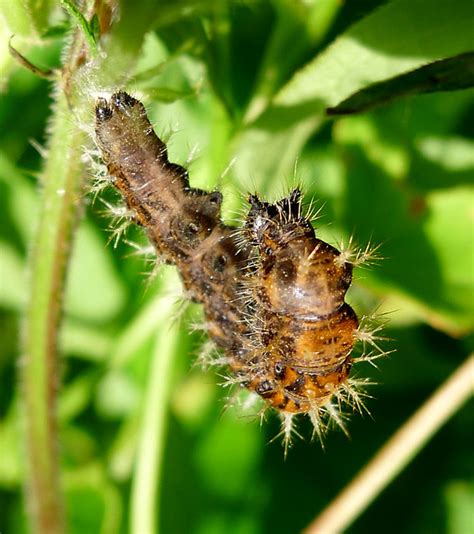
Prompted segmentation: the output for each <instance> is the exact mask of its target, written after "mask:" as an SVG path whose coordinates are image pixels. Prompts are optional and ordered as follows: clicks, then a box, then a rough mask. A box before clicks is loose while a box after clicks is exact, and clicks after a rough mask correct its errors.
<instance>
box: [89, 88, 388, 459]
mask: <svg viewBox="0 0 474 534" xmlns="http://www.w3.org/2000/svg"><path fill="white" fill-rule="evenodd" d="M95 115H96V125H95V133H96V142H97V145H98V147H99V150H100V154H101V157H102V160H103V162H104V163H105V165H106V166H107V169H108V173H109V175H110V176H111V178H112V184H113V186H114V187H115V188H116V189H117V190H118V191H119V192H120V193H121V195H122V196H123V198H124V200H125V203H126V205H127V208H128V210H129V211H130V212H131V213H132V218H133V221H134V222H135V223H136V224H138V225H139V226H141V227H143V229H144V230H145V232H146V234H147V236H148V238H149V240H150V242H151V243H152V245H153V247H154V249H155V250H156V253H157V255H159V256H160V257H162V258H163V259H164V261H165V262H167V263H171V264H174V265H175V266H176V267H177V268H178V270H179V272H180V276H181V279H182V282H183V285H184V287H185V289H186V290H187V292H188V293H189V294H190V295H191V298H192V299H193V300H194V301H196V302H199V303H201V304H202V305H203V308H204V315H205V318H206V323H205V324H206V328H207V332H208V334H209V336H210V338H211V340H212V341H213V342H214V343H215V345H216V346H217V348H218V349H219V350H220V352H221V353H222V354H223V357H221V358H218V359H217V360H216V361H217V363H218V364H225V366H226V367H227V368H228V369H229V372H230V377H229V379H228V382H229V383H232V384H239V385H240V386H241V387H242V388H246V389H248V390H250V391H251V392H254V393H256V394H257V395H258V396H260V397H261V398H262V399H263V401H264V406H265V407H271V408H274V409H275V410H276V411H277V412H278V413H279V414H280V416H281V418H282V431H281V433H282V434H283V438H284V443H285V450H286V449H287V447H288V445H289V444H290V442H291V436H292V433H293V431H294V425H293V418H294V416H295V415H297V414H307V415H309V417H310V419H311V421H312V423H313V426H314V429H315V432H316V433H317V434H318V435H319V437H320V438H321V436H322V435H323V433H324V431H325V430H326V429H327V426H328V421H330V420H332V421H334V422H335V423H336V424H337V425H339V426H340V427H342V429H343V430H344V431H345V425H344V421H343V415H342V412H341V405H342V404H343V403H344V402H346V403H348V404H349V405H350V406H352V407H353V408H354V407H355V408H357V409H359V410H360V411H362V408H364V404H363V396H364V392H363V391H361V390H360V387H359V386H360V385H361V384H360V381H358V380H356V379H353V378H351V377H350V371H351V367H352V366H353V364H354V363H357V361H360V360H369V361H370V360H372V359H374V358H375V357H376V356H377V355H375V356H374V355H373V354H372V353H369V354H366V355H365V356H361V357H359V358H354V357H353V355H352V351H353V347H354V345H355V343H356V342H357V341H360V340H361V341H363V342H368V343H369V344H371V345H373V346H375V347H377V348H378V344H377V340H378V339H380V337H379V336H377V335H376V333H377V331H378V327H376V328H372V329H363V328H361V326H360V325H359V321H358V318H357V315H356V313H355V312H354V310H353V309H352V307H351V306H350V305H349V304H347V303H346V302H345V295H346V292H347V290H348V288H349V286H350V285H351V281H352V270H353V266H354V265H355V264H358V263H361V262H362V261H365V260H367V259H368V258H369V257H370V256H371V254H372V251H369V249H366V250H365V251H364V252H363V253H360V254H356V255H355V256H354V255H353V254H352V253H351V251H350V250H349V249H348V250H342V251H339V250H337V249H336V248H334V247H333V246H331V245H330V244H328V243H326V242H324V241H322V240H320V239H318V238H317V237H316V234H315V230H314V228H313V226H312V224H311V222H310V220H309V218H308V217H307V216H306V215H305V214H304V212H303V208H302V193H301V191H300V190H299V189H294V190H293V191H292V192H291V193H290V194H289V195H288V196H287V197H285V198H283V199H281V200H279V201H277V202H275V203H269V202H266V201H263V200H261V199H260V198H259V197H258V196H257V195H255V194H253V195H250V196H249V198H248V202H249V205H250V207H249V209H248V213H247V216H246V220H245V222H244V224H243V226H242V227H240V228H236V227H234V226H230V225H227V224H225V223H224V222H223V221H222V219H221V204H222V195H221V193H220V192H218V191H213V192H207V191H203V190H201V189H196V188H193V187H191V186H190V184H189V177H188V173H187V171H186V170H185V169H184V168H183V167H181V166H180V165H178V164H176V163H171V162H170V161H169V160H168V154H167V148H166V145H165V144H164V143H163V141H161V140H160V139H159V138H158V136H157V135H156V133H155V132H154V130H153V128H152V126H151V124H150V122H149V120H148V117H147V114H146V110H145V108H144V106H143V104H142V103H141V102H139V101H138V100H137V99H135V98H133V97H131V96H130V95H129V94H127V93H125V92H123V91H120V92H117V93H115V94H113V95H112V96H111V97H110V98H108V99H107V98H103V97H101V98H99V99H98V100H97V103H96V108H95Z"/></svg>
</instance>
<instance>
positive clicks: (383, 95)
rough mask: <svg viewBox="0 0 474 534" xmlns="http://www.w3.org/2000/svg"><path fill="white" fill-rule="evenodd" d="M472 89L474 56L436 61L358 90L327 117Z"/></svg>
mask: <svg viewBox="0 0 474 534" xmlns="http://www.w3.org/2000/svg"><path fill="white" fill-rule="evenodd" d="M472 86H474V53H467V54H461V55H459V56H455V57H451V58H448V59H442V60H440V61H435V62H434V63H430V64H429V65H426V66H424V67H420V68H419V69H416V70H414V71H411V72H408V73H406V74H400V75H399V76H395V77H394V78H390V79H389V80H387V81H383V82H379V83H375V84H372V85H369V86H368V87H366V88H364V89H362V90H361V91H357V93H355V94H353V95H351V96H350V97H349V98H346V99H345V100H343V101H342V102H341V103H340V104H338V105H337V106H335V107H333V108H328V109H327V113H328V114H329V115H348V114H351V113H359V112H361V111H365V110H367V109H370V108H373V107H375V106H380V105H382V104H385V103H387V102H390V101H392V100H395V99H397V98H401V97H403V96H408V95H415V94H418V93H433V92H435V91H458V90H460V89H466V88H468V87H472Z"/></svg>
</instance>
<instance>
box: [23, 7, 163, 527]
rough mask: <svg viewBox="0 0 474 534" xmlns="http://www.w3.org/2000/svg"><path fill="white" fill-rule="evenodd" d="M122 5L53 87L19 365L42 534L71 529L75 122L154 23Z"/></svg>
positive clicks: (31, 506) (78, 150) (130, 60)
mask: <svg viewBox="0 0 474 534" xmlns="http://www.w3.org/2000/svg"><path fill="white" fill-rule="evenodd" d="M85 4H86V5H85V6H84V8H83V13H84V15H85V16H86V18H87V19H88V20H90V17H91V16H92V13H93V9H94V8H95V7H96V5H97V2H94V1H93V0H88V1H87V2H86V3H85ZM121 7H122V19H121V22H120V23H118V24H117V25H116V26H115V27H113V28H112V30H111V32H110V34H109V35H108V36H107V37H108V40H107V42H106V45H105V46H106V48H105V50H104V53H103V54H102V55H101V57H100V58H96V60H95V61H94V62H91V63H89V64H87V63H86V60H87V55H88V54H87V48H86V47H85V46H84V35H83V33H81V31H80V30H76V31H75V32H74V33H73V35H72V38H71V40H70V43H69V46H68V49H67V52H66V54H65V59H64V62H63V69H62V76H61V77H60V78H58V81H57V84H56V87H55V95H56V98H55V102H54V106H53V111H52V117H51V121H50V127H49V141H48V155H47V158H46V160H45V164H44V168H43V171H42V174H41V185H42V192H41V202H40V204H41V207H40V215H39V221H38V225H37V229H36V236H35V239H34V243H33V246H32V250H31V254H30V260H29V271H30V288H29V298H28V304H27V310H26V315H25V322H24V326H23V347H22V351H23V361H22V366H21V379H22V386H23V392H24V423H25V453H26V466H27V477H26V500H27V506H28V511H29V519H30V523H31V530H32V531H33V532H37V533H40V534H43V533H44V534H46V533H47V534H57V533H62V532H65V531H66V526H65V520H64V511H63V498H62V493H61V490H60V482H59V462H58V437H57V421H56V413H55V412H56V393H57V390H58V387H59V373H58V351H57V336H58V325H59V322H60V318H61V308H62V295H63V289H64V280H65V273H66V269H67V262H68V258H69V252H70V248H71V241H72V236H73V231H74V226H75V224H76V222H77V219H78V213H79V207H80V204H81V202H80V198H81V195H82V191H81V189H82V187H81V185H82V181H83V180H82V178H83V176H84V175H85V173H84V168H83V165H82V163H81V156H82V147H83V145H84V144H85V142H86V136H85V134H84V132H82V131H81V130H80V129H79V127H78V125H77V124H75V122H76V123H77V122H80V121H82V120H86V117H89V118H90V115H89V113H90V110H91V104H92V101H91V98H90V96H89V95H87V94H84V93H85V91H87V90H88V89H89V88H90V86H92V87H94V86H103V85H111V84H118V83H124V81H125V80H126V79H127V76H128V75H129V73H130V69H131V68H132V67H133V65H134V62H135V60H136V56H137V54H138V52H139V50H140V47H141V44H142V41H143V37H144V35H145V33H146V31H147V30H148V27H149V24H150V21H151V20H152V17H151V14H152V8H153V5H152V2H151V0H150V1H145V2H142V3H141V4H140V7H139V8H137V7H136V6H135V7H134V6H133V5H132V2H128V1H125V2H123V5H122V6H121ZM123 21H125V22H123ZM129 24H132V26H129ZM88 96H89V97H88ZM84 97H85V98H84Z"/></svg>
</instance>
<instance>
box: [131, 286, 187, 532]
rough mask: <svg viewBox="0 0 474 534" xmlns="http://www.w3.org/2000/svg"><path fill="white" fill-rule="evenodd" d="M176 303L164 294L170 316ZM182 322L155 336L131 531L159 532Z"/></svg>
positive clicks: (167, 327)
mask: <svg viewBox="0 0 474 534" xmlns="http://www.w3.org/2000/svg"><path fill="white" fill-rule="evenodd" d="M164 286H165V287H169V284H168V283H165V284H164ZM174 304H175V298H174V297H170V296H166V297H163V300H162V309H164V310H165V311H166V315H167V317H170V316H171V315H172V312H173V306H174ZM178 326H179V325H178V324H177V321H174V324H172V325H170V324H169V322H166V323H165V324H164V325H163V327H162V328H161V330H160V332H159V333H158V334H157V335H156V338H155V348H154V351H153V356H152V361H151V368H150V374H149V380H148V384H147V388H146V393H145V398H144V404H143V406H144V408H143V415H142V422H141V425H140V428H141V436H140V439H139V445H138V451H137V459H136V466H135V474H134V478H133V484H132V498H131V512H130V532H144V533H145V532H155V533H157V532H159V516H160V508H159V502H160V499H159V494H160V491H159V487H160V482H161V472H162V466H163V462H162V458H163V451H164V444H165V435H166V423H167V412H168V402H169V395H170V389H171V372H172V368H173V361H174V359H175V356H176V346H177V342H178V334H179V330H178Z"/></svg>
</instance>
